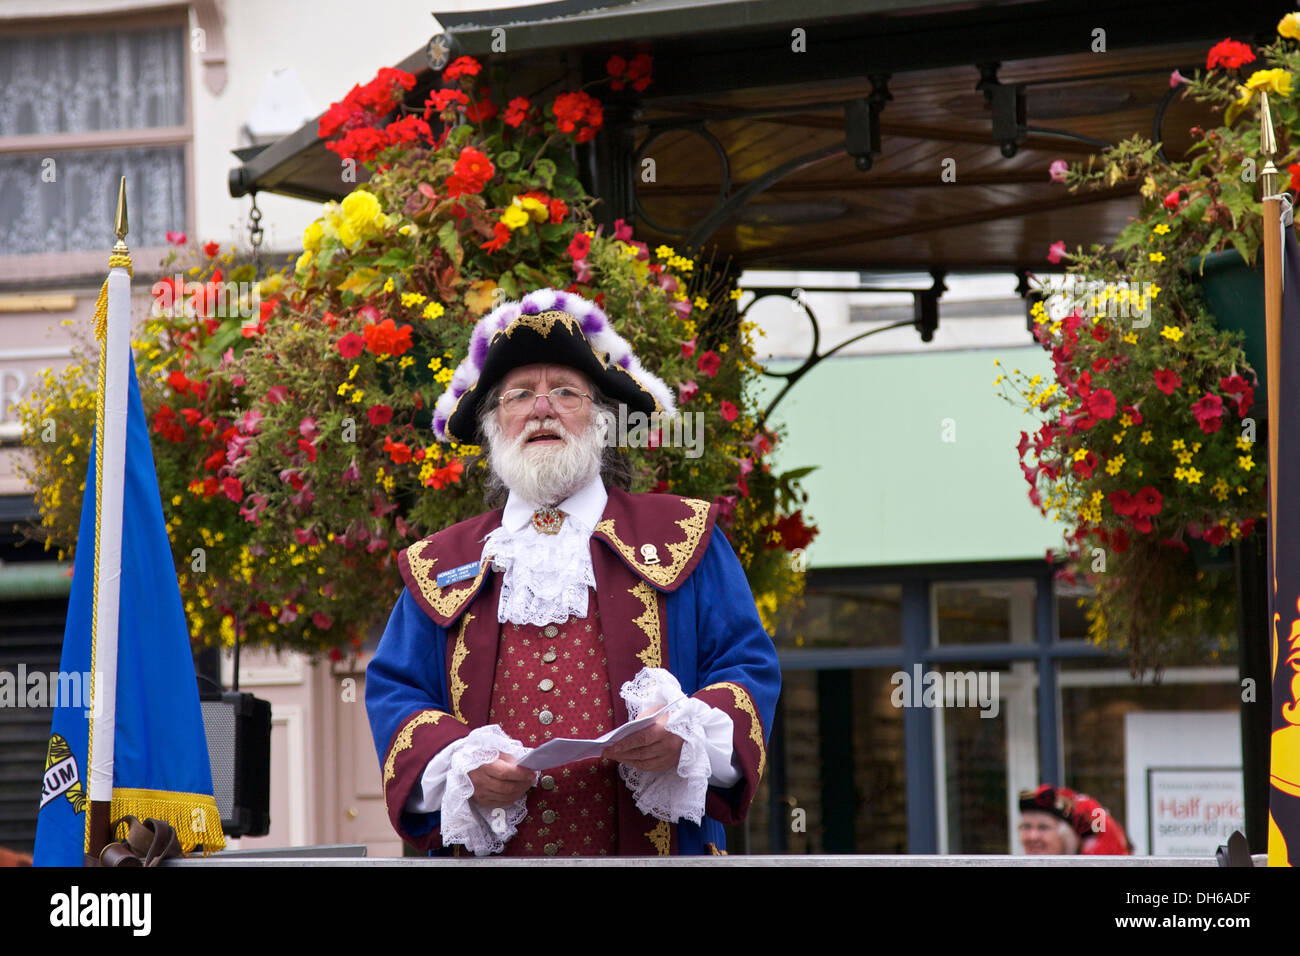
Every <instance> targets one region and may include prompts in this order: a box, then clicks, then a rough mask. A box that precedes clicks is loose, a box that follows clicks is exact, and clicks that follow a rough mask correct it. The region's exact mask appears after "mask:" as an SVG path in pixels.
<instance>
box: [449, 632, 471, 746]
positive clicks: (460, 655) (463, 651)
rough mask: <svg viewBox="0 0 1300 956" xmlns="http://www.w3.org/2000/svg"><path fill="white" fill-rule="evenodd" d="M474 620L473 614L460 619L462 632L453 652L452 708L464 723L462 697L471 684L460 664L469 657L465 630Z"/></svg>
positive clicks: (458, 718) (458, 635)
mask: <svg viewBox="0 0 1300 956" xmlns="http://www.w3.org/2000/svg"><path fill="white" fill-rule="evenodd" d="M472 620H474V615H473V614H466V615H465V616H464V617H462V618H461V619H460V633H458V634H457V635H456V648H455V650H453V651H452V652H451V709H452V711H453V712H454V714H455V717H456V719H457V720H459V721H461V722H462V723H464V722H465V715H464V714H462V713H461V712H460V698H461V695H462V694H464V693H465V690H466V688H468V687H469V685H468V684H466V683H465V681H464V680H462V679H461V676H460V665H461V664H463V663H465V658H467V657H469V648H468V647H466V646H465V631H466V629H467V628H468V627H469V623H470V621H472Z"/></svg>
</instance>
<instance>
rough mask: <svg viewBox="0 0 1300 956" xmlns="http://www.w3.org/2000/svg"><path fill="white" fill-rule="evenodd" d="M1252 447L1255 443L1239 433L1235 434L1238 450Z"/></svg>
mask: <svg viewBox="0 0 1300 956" xmlns="http://www.w3.org/2000/svg"><path fill="white" fill-rule="evenodd" d="M1254 447H1255V443H1254V442H1253V441H1250V440H1249V439H1247V438H1242V437H1241V436H1240V435H1238V436H1237V450H1238V451H1251V450H1253V449H1254Z"/></svg>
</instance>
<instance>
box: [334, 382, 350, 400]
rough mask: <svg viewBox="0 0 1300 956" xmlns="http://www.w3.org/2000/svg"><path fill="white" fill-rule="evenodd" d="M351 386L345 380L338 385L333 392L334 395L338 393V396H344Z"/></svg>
mask: <svg viewBox="0 0 1300 956" xmlns="http://www.w3.org/2000/svg"><path fill="white" fill-rule="evenodd" d="M351 387H352V386H351V385H349V384H348V383H347V382H344V383H343V384H342V385H340V386H339V387H338V391H337V392H335V393H334V394H336V395H338V396H340V397H343V396H346V395H347V393H348V389H350V388H351Z"/></svg>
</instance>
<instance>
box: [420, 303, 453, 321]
mask: <svg viewBox="0 0 1300 956" xmlns="http://www.w3.org/2000/svg"><path fill="white" fill-rule="evenodd" d="M446 311H447V310H446V309H445V308H443V306H442V303H440V302H430V303H429V304H428V305H426V306H425V307H424V312H423V313H421V314H422V315H423V316H424V317H425V318H426V319H439V318H442V315H443V313H444V312H446Z"/></svg>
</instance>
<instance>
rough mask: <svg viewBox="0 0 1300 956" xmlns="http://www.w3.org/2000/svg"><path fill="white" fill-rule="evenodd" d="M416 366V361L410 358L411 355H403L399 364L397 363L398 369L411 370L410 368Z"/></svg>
mask: <svg viewBox="0 0 1300 956" xmlns="http://www.w3.org/2000/svg"><path fill="white" fill-rule="evenodd" d="M414 364H415V359H413V358H411V356H409V355H403V356H402V357H401V358H400V359H399V360H398V362H397V367H398V368H410V367H411V366H412V365H414Z"/></svg>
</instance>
